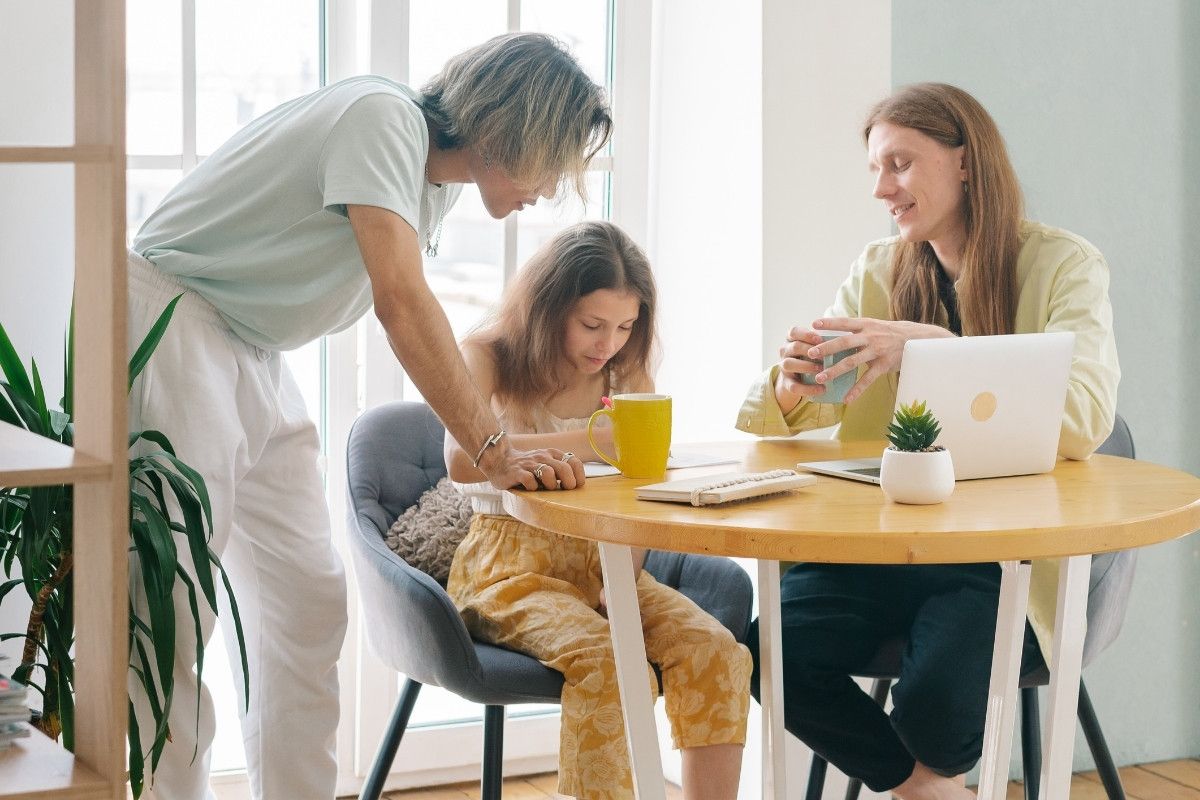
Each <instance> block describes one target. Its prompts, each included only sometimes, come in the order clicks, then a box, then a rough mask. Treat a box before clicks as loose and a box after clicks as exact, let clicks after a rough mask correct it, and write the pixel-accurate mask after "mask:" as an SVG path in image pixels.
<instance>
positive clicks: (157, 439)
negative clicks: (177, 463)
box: [129, 431, 175, 455]
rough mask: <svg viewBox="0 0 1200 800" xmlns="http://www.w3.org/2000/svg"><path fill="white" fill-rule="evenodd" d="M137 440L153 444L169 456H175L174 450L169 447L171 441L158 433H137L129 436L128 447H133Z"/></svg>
mask: <svg viewBox="0 0 1200 800" xmlns="http://www.w3.org/2000/svg"><path fill="white" fill-rule="evenodd" d="M139 439H145V440H146V441H148V442H154V443H155V444H156V445H158V446H159V447H161V448H162V449H163V450H166V451H167V452H168V453H170V454H171V455H175V448H174V447H172V446H171V440H170V439H168V438H167V437H166V436H163V435H162V434H161V433H160V432H158V431H137V432H136V433H131V434H129V446H130V447H133V446H134V445H135V444H137V442H138V440H139Z"/></svg>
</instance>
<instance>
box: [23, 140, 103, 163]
mask: <svg viewBox="0 0 1200 800" xmlns="http://www.w3.org/2000/svg"><path fill="white" fill-rule="evenodd" d="M112 153H113V150H112V148H111V147H105V146H104V145H95V144H89V145H65V146H62V147H35V146H12V145H9V146H7V147H5V146H0V164H56V163H65V164H71V163H76V164H92V163H102V162H105V161H111V160H112Z"/></svg>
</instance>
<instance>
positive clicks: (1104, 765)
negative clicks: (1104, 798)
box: [1079, 678, 1125, 800]
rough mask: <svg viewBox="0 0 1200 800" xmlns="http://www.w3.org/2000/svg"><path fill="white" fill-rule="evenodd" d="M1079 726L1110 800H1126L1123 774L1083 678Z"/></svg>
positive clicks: (1080, 685)
mask: <svg viewBox="0 0 1200 800" xmlns="http://www.w3.org/2000/svg"><path fill="white" fill-rule="evenodd" d="M1079 724H1080V725H1081V726H1082V727H1083V735H1084V737H1085V738H1086V739H1087V743H1088V749H1089V750H1091V751H1092V760H1093V761H1095V762H1096V772H1097V773H1098V774H1099V775H1100V782H1101V783H1103V784H1104V791H1105V792H1106V793H1107V794H1108V800H1125V787H1124V786H1122V785H1121V773H1119V772H1117V766H1116V764H1114V763H1113V759H1112V753H1110V752H1109V751H1108V742H1106V741H1104V732H1103V731H1102V730H1100V720H1099V719H1097V718H1096V709H1095V708H1093V707H1092V698H1091V697H1089V696H1088V693H1087V687H1086V686H1084V685H1083V679H1082V678H1081V679H1080V681H1079Z"/></svg>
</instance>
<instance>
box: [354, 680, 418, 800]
mask: <svg viewBox="0 0 1200 800" xmlns="http://www.w3.org/2000/svg"><path fill="white" fill-rule="evenodd" d="M420 692H421V684H419V683H417V682H416V681H414V680H412V679H411V678H410V679H409V680H407V681H405V683H404V691H402V692H401V693H400V700H399V702H397V703H396V710H395V711H393V712H392V721H391V722H389V723H388V729H387V732H386V733H385V734H384V735H383V742H382V743H380V745H379V752H378V753H376V754H375V763H374V764H372V765H371V772H370V774H369V775H367V780H366V782H365V783H364V784H363V788H362V792H361V793H360V794H359V795H358V797H359V800H379V795H381V794H383V782H384V780H385V779H386V778H387V776H388V773H389V772H391V771H392V762H393V761H395V760H396V750H397V749H398V748H399V747H400V740H401V739H402V738H403V737H404V729H405V728H407V727H408V718H409V717H410V716H412V710H413V706H414V705H416V704H417V695H418V694H419V693H420Z"/></svg>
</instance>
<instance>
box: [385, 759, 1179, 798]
mask: <svg viewBox="0 0 1200 800" xmlns="http://www.w3.org/2000/svg"><path fill="white" fill-rule="evenodd" d="M1121 781H1122V783H1124V785H1125V794H1126V796H1127V797H1128V798H1129V800H1200V760H1197V759H1183V760H1181V761H1160V762H1158V763H1157V764H1144V765H1142V766H1140V767H1125V768H1124V769H1122V770H1121ZM557 785H558V776H557V775H555V774H554V773H548V774H546V775H534V776H531V777H525V778H512V779H510V780H507V781H505V782H504V798H505V800H545V798H548V797H553V798H558V797H562V795H560V794H558V793H556V792H555V791H554V788H555V786H557ZM1024 796H1025V795H1024V793H1023V790H1022V788H1021V784H1020V783H1017V782H1016V781H1013V782H1012V783H1010V784H1009V785H1008V797H1009V798H1010V800H1022V799H1023V798H1024ZM478 797H479V784H478V783H460V784H455V785H454V786H441V787H438V788H436V789H409V790H407V791H403V792H388V793H387V794H385V795H384V798H385V800H464V798H476V800H477V799H478ZM667 798H668V800H682V798H683V793H682V792H681V791H679V789H678V787H675V786H668V787H667ZM1071 800H1107V795H1105V794H1104V787H1103V786H1102V785H1101V784H1100V778H1099V777H1097V776H1096V773H1094V772H1082V773H1079V774H1077V775H1075V776H1074V777H1073V778H1072V780H1071Z"/></svg>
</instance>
